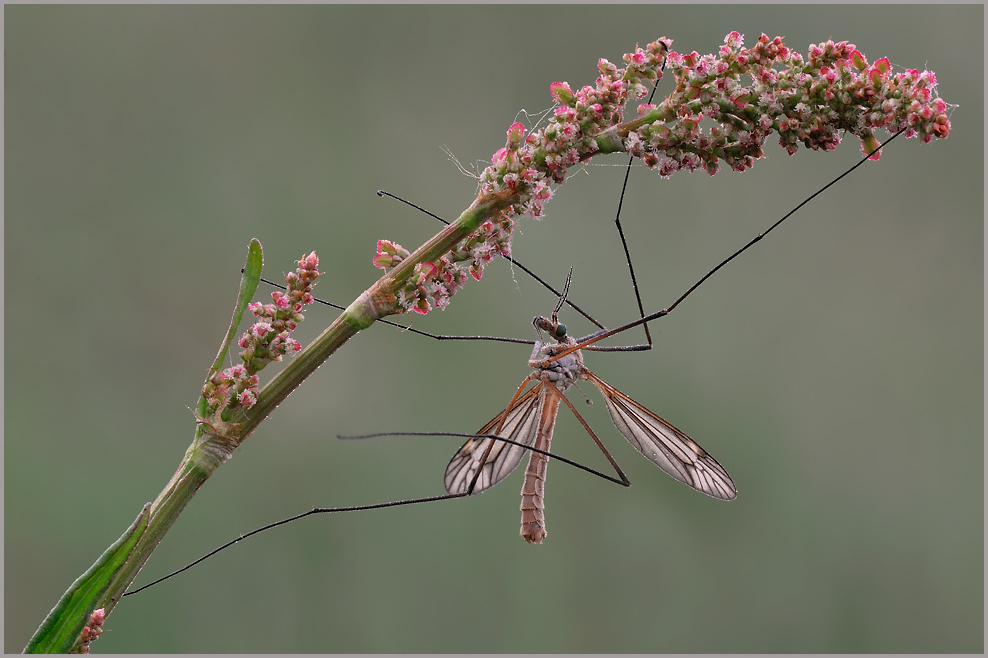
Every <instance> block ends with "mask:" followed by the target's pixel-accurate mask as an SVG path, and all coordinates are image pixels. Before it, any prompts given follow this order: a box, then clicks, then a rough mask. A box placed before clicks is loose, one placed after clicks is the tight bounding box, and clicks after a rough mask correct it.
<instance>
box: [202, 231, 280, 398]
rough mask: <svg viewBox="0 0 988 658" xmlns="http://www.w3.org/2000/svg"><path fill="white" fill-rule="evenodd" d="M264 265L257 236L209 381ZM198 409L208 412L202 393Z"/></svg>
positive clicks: (252, 241) (253, 242)
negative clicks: (228, 326)
mask: <svg viewBox="0 0 988 658" xmlns="http://www.w3.org/2000/svg"><path fill="white" fill-rule="evenodd" d="M263 266H264V254H263V252H262V250H261V243H260V242H259V241H258V239H257V238H253V239H252V240H251V241H250V245H249V246H248V247H247V262H246V263H244V274H243V277H241V279H240V296H239V297H237V306H236V307H235V308H234V309H233V317H232V318H230V328H229V329H228V330H227V332H226V338H224V340H223V344H222V345H220V351H219V352H217V354H216V358H215V359H214V360H213V365H212V366H210V368H209V372H208V373H207V374H206V381H207V382H208V381H209V380H210V379H211V378H212V376H213V375H215V374H216V373H217V372H218V371H219V369H220V367H221V366H222V365H223V361H224V360H225V359H226V354H227V352H228V351H229V350H230V343H231V342H233V337H234V336H236V334H237V328H238V327H239V326H240V321H241V320H242V319H243V317H244V311H246V310H247V305H248V304H250V300H252V299H254V293H255V292H256V291H257V285H258V283H260V280H261V268H262V267H263ZM196 411H197V413H198V414H199V416H200V417H202V416H204V415H205V414H206V398H205V397H203V396H202V395H200V396H199V403H198V404H197V405H196Z"/></svg>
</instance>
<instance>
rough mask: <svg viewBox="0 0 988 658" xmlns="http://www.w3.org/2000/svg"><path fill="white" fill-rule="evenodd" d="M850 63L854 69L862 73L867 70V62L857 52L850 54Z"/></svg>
mask: <svg viewBox="0 0 988 658" xmlns="http://www.w3.org/2000/svg"><path fill="white" fill-rule="evenodd" d="M851 63H852V64H854V68H856V69H858V70H859V71H864V70H865V69H866V68H868V60H867V59H865V56H864V55H862V54H861V53H860V52H858V51H857V50H855V51H854V52H852V53H851Z"/></svg>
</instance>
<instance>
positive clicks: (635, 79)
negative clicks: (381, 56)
mask: <svg viewBox="0 0 988 658" xmlns="http://www.w3.org/2000/svg"><path fill="white" fill-rule="evenodd" d="M667 43H671V42H668V40H666V41H665V42H663V41H662V40H659V41H656V42H655V43H651V44H649V45H648V46H646V48H645V49H644V50H643V49H641V48H636V50H635V52H633V53H629V54H626V55H625V56H624V61H625V62H626V64H627V68H625V69H618V68H617V67H616V66H615V65H614V64H611V63H610V62H608V61H607V60H606V59H601V60H600V61H599V62H598V64H597V68H598V70H599V71H600V77H598V78H597V84H596V86H595V87H590V86H586V87H583V88H582V89H580V90H579V91H577V92H574V91H573V90H572V89H571V88H570V86H569V85H568V84H567V83H565V82H556V83H553V84H552V85H551V86H550V93H551V94H552V97H553V98H554V99H555V100H556V102H557V103H559V104H560V107H558V108H556V110H555V115H554V116H553V117H552V118H551V119H550V120H549V125H548V126H546V128H544V129H543V130H541V131H537V132H533V133H530V134H528V135H526V134H525V132H526V131H525V126H524V125H523V124H521V123H514V124H512V125H511V127H509V128H508V133H507V137H508V139H507V143H506V145H505V147H504V148H502V149H500V150H498V151H497V153H495V154H494V156H493V157H492V162H493V164H492V165H491V166H490V167H488V168H487V169H485V170H484V171H483V173H482V174H481V175H480V196H481V197H484V196H488V197H491V196H498V195H504V194H508V195H510V196H511V198H512V200H513V203H512V204H511V205H510V206H508V207H507V208H506V209H504V210H503V211H501V212H499V213H498V215H497V217H496V218H495V219H493V220H490V221H487V222H485V223H483V224H482V225H481V226H480V227H478V228H477V230H475V231H474V232H473V233H471V234H470V235H469V236H468V237H467V238H465V239H464V240H463V241H462V242H460V243H459V244H458V245H457V246H456V247H454V248H453V249H452V250H451V251H450V252H449V253H447V254H446V255H444V256H442V257H441V258H440V259H439V260H438V262H436V263H420V264H418V265H416V268H415V270H414V273H413V276H412V277H411V278H410V280H409V281H408V282H407V283H406V285H405V286H403V287H402V288H401V289H399V290H398V291H397V293H396V294H397V297H398V304H399V306H400V307H401V308H402V309H403V310H405V311H415V312H416V313H428V312H429V310H430V309H431V308H432V306H433V305H435V306H437V307H438V308H441V309H442V308H445V307H446V305H447V304H449V298H450V297H451V296H452V295H453V294H454V293H455V292H456V291H457V289H458V288H459V287H461V286H462V285H463V284H464V282H465V281H466V273H467V272H469V273H470V275H471V276H472V277H473V278H474V279H477V280H478V281H479V280H480V277H481V276H482V274H483V271H484V267H485V266H486V265H487V263H489V262H490V261H491V260H492V259H493V258H495V257H496V256H507V255H509V254H510V253H511V232H512V230H513V229H514V226H515V222H514V220H513V219H512V218H513V217H514V216H518V215H527V216H529V217H534V218H536V219H538V218H541V217H542V214H543V207H544V206H545V203H546V202H547V201H548V200H549V199H550V198H551V197H552V188H551V185H552V183H562V182H563V181H564V180H565V177H566V171H567V169H569V168H570V167H572V166H573V165H575V164H576V163H578V162H579V161H581V160H586V159H588V154H591V153H593V152H595V151H597V150H598V147H597V144H596V142H595V141H594V139H593V136H594V135H597V134H599V133H600V132H602V131H603V130H605V129H607V128H611V127H613V126H616V125H618V124H619V123H620V122H621V119H622V118H623V116H624V106H625V105H626V104H627V102H628V99H629V97H632V96H633V97H634V98H636V99H638V98H641V97H642V96H644V95H645V94H646V93H647V90H646V88H645V85H644V84H643V82H642V81H643V80H651V81H654V80H657V79H658V78H660V77H661V75H662V72H661V68H662V63H663V61H664V60H665V53H666V50H667V48H668V46H667ZM407 256H408V252H407V251H406V250H404V249H401V247H400V246H398V245H395V244H394V243H392V242H389V241H387V240H381V241H379V242H378V246H377V255H375V257H374V264H375V265H376V266H377V267H382V268H387V267H393V266H394V265H396V264H397V263H399V262H401V260H402V259H403V258H406V257H407Z"/></svg>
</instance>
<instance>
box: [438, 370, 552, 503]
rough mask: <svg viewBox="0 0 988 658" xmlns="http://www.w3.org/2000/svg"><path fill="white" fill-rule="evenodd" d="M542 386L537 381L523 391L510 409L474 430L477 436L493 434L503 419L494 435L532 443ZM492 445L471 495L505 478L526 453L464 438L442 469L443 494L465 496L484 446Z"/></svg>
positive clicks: (508, 447)
mask: <svg viewBox="0 0 988 658" xmlns="http://www.w3.org/2000/svg"><path fill="white" fill-rule="evenodd" d="M543 386H544V384H542V383H541V382H540V383H538V384H537V385H535V386H533V387H532V388H530V389H528V391H527V392H525V393H524V394H523V395H521V396H520V397H518V398H516V399H515V401H514V404H513V405H512V406H510V407H509V408H507V409H505V410H504V411H502V412H501V413H499V414H498V415H497V416H495V417H494V418H493V419H491V421H490V422H489V423H487V424H486V425H484V426H483V427H481V428H480V429H479V430H477V434H494V433H495V432H496V431H497V426H498V425H499V424H500V423H501V417H502V416H503V417H504V424H503V425H501V431H500V432H497V434H498V436H502V437H504V438H506V439H511V440H512V441H517V442H518V443H520V444H522V445H526V446H530V445H532V444H533V443H535V436H536V433H537V431H538V426H539V424H538V417H539V409H540V408H541V406H542V405H541V399H542V387H543ZM492 443H493V444H494V445H493V446H491V448H490V450H491V452H490V454H489V455H487V461H486V462H485V463H484V467H483V468H482V469H480V477H478V478H477V484H476V485H475V486H474V489H473V493H480V492H481V491H484V490H485V489H489V488H490V487H493V486H494V485H495V484H497V483H498V482H500V481H501V480H503V479H504V478H506V477H507V476H508V474H509V473H511V471H513V470H514V469H515V467H516V466H518V463H519V462H520V461H521V458H522V456H524V454H525V453H526V452H528V450H526V449H525V448H522V447H521V446H516V445H512V444H510V443H505V442H503V441H496V440H494V439H485V438H472V439H467V442H466V443H464V444H463V446H461V447H460V449H459V450H457V451H456V454H455V455H453V458H452V459H450V460H449V464H448V465H447V466H446V477H445V484H446V491H448V492H449V493H451V494H456V493H466V491H467V488H468V487H469V486H470V482H471V481H472V480H473V476H474V474H475V473H476V472H477V467H478V466H480V460H481V459H483V457H484V453H485V452H487V448H488V446H490V445H491V444H492Z"/></svg>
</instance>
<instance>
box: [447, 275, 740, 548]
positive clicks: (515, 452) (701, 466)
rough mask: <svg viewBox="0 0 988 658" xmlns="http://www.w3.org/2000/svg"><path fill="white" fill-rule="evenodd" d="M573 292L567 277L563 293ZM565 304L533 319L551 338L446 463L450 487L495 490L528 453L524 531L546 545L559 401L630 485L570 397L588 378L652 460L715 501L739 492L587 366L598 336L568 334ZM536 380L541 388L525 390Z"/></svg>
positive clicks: (707, 459) (684, 439)
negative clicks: (506, 398) (503, 403)
mask: <svg viewBox="0 0 988 658" xmlns="http://www.w3.org/2000/svg"><path fill="white" fill-rule="evenodd" d="M568 289H569V279H567V281H566V287H565V288H564V292H563V297H565V295H566V291H568ZM563 301H564V300H563V298H560V301H559V304H557V306H556V308H555V310H554V311H553V312H552V317H551V319H549V318H545V317H542V316H538V317H536V318H535V319H534V320H533V321H532V324H533V325H534V326H535V328H536V330H537V331H538V332H539V337H540V338H542V334H543V332H545V333H546V334H548V336H549V340H547V341H545V342H543V341H542V340H538V341H536V342H535V347H534V349H533V350H532V356H531V358H530V359H529V361H528V365H529V366H530V367H532V368H534V370H533V372H532V373H531V374H529V375H528V377H526V378H525V380H524V381H523V382H522V383H521V386H519V387H518V390H517V391H516V392H515V395H514V396H513V397H512V398H511V402H510V403H509V404H508V406H507V408H505V409H504V411H502V412H501V413H499V414H498V415H497V416H495V417H494V418H493V419H491V421H490V422H489V423H487V424H486V425H484V426H483V427H482V428H480V430H478V431H477V434H478V435H487V436H485V437H484V438H480V437H479V436H478V437H474V438H470V439H468V440H467V441H466V443H464V444H463V446H461V447H460V449H459V450H457V451H456V454H455V455H453V458H452V459H451V460H450V462H449V464H448V465H447V466H446V475H445V485H446V491H447V492H448V493H450V494H461V495H463V494H466V495H470V494H475V493H479V492H481V491H484V490H486V489H489V488H490V487H493V486H494V485H495V484H497V483H498V482H500V481H501V480H503V479H504V478H506V477H507V476H508V475H509V474H510V473H511V471H513V470H514V469H515V468H516V467H517V466H518V464H519V463H520V462H521V459H522V456H523V455H524V453H526V452H530V453H531V456H530V457H529V460H528V467H527V468H526V469H525V479H524V481H523V483H522V488H521V536H522V537H524V538H525V541H526V542H528V543H530V544H541V543H542V540H543V539H545V537H546V529H545V478H546V469H547V467H548V464H549V456H548V455H547V454H545V453H548V452H549V447H550V444H551V443H552V433H553V430H554V428H555V426H556V416H557V414H558V412H559V404H560V402H562V403H564V404H565V405H566V406H567V407H569V409H570V411H572V412H573V414H574V415H575V416H576V418H577V420H579V421H580V423H581V424H582V425H583V427H584V428H585V429H586V430H587V432H588V433H589V434H590V436H591V438H593V440H594V442H595V443H596V444H597V447H598V448H600V450H601V451H602V452H603V453H604V456H605V457H606V458H607V460H608V461H609V462H610V463H611V466H612V467H614V469H615V471H616V472H617V473H618V475H619V476H620V477H621V480H622V481H623V482H624V483H626V484H630V482H629V481H628V479H627V478H626V477H625V475H624V473H623V472H622V471H621V469H620V467H618V465H617V463H616V462H615V461H614V459H613V458H612V457H611V455H610V453H608V452H607V449H606V448H604V446H603V444H602V443H601V442H600V439H598V438H597V435H596V434H595V433H594V431H593V430H592V429H591V428H590V426H589V425H588V424H587V422H586V421H585V420H584V419H583V417H582V416H581V415H580V413H579V412H578V411H577V410H576V408H575V407H574V406H573V405H572V404H571V403H570V401H569V400H568V399H566V396H565V395H564V394H565V392H566V391H567V390H568V389H569V388H570V387H571V386H573V385H574V384H576V382H577V381H580V380H583V381H589V382H590V383H591V384H593V385H594V386H596V387H597V389H598V390H599V391H600V393H601V395H603V396H604V403H605V405H606V406H607V411H608V413H609V414H610V416H611V421H612V422H613V423H614V426H615V427H616V428H617V430H618V431H619V432H620V433H621V434H622V435H623V436H624V438H626V439H627V440H628V442H629V443H631V445H633V446H634V447H635V449H636V450H638V452H640V453H642V454H643V455H644V456H645V457H646V458H647V459H648V460H649V461H651V462H652V463H653V464H655V465H656V466H658V467H659V468H661V469H662V470H663V471H665V472H666V473H668V474H669V475H671V476H672V477H674V478H675V479H677V480H679V481H680V482H682V483H684V484H687V485H689V486H690V487H693V488H694V489H696V490H697V491H700V492H702V493H705V494H707V495H708V496H711V497H712V498H717V499H718V500H734V498H735V497H737V493H738V492H737V488H736V487H735V486H734V482H733V481H732V480H731V476H730V475H728V474H727V471H725V470H724V468H723V467H722V466H721V465H720V464H718V463H717V460H716V459H714V458H713V457H711V456H710V455H709V454H708V453H707V451H706V450H704V449H703V448H701V447H700V446H699V445H698V444H697V443H696V441H694V440H693V439H691V438H690V437H688V436H687V435H686V434H684V433H683V432H681V431H680V430H678V429H676V427H674V426H673V425H671V424H670V423H668V422H666V421H665V420H663V419H662V418H660V417H659V416H657V415H656V414H654V413H652V412H651V411H649V410H648V409H646V408H645V407H643V406H642V405H640V404H638V403H637V402H635V401H634V400H632V399H631V398H630V397H628V396H627V395H625V394H624V393H622V392H621V391H619V390H617V389H616V388H614V387H613V386H611V385H610V384H608V383H607V382H605V381H604V380H602V379H601V378H600V377H598V376H597V375H595V374H594V373H593V372H591V371H590V369H589V368H587V367H586V366H585V365H583V353H582V352H581V351H580V349H579V348H578V347H577V346H579V345H584V344H587V343H588V342H593V340H594V339H595V334H591V335H589V336H586V337H584V338H581V339H579V340H576V339H574V338H573V337H571V336H569V335H568V334H567V333H566V325H564V324H561V323H560V322H559V319H558V311H559V308H560V307H561V306H562V304H563ZM598 333H601V332H598ZM602 337H603V336H601V338H602ZM597 340H599V338H597ZM531 382H535V385H534V386H532V387H531V388H529V389H528V390H527V391H525V392H524V393H523V392H522V391H524V390H525V387H526V386H527V385H528V384H529V383H531ZM493 436H497V437H501V438H502V439H508V440H510V441H511V442H510V443H507V442H505V441H503V440H498V439H496V438H493ZM529 448H536V449H537V450H538V451H537V452H536V451H534V450H530V449H529Z"/></svg>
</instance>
